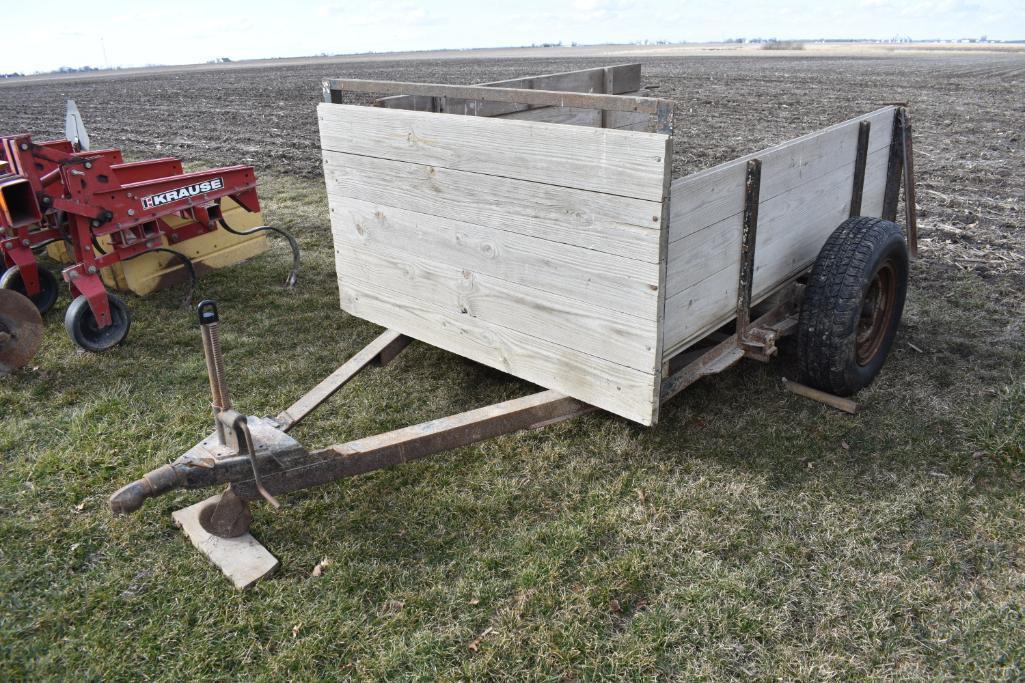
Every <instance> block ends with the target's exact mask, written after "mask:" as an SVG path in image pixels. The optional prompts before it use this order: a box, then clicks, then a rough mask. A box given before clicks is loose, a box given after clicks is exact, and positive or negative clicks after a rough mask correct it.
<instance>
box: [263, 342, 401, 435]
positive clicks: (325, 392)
mask: <svg viewBox="0 0 1025 683" xmlns="http://www.w3.org/2000/svg"><path fill="white" fill-rule="evenodd" d="M402 339H403V335H402V334H400V333H398V332H396V331H395V330H385V331H384V332H383V333H382V334H381V335H380V336H378V337H377V339H375V340H374V341H372V342H370V343H369V344H367V345H366V346H365V347H363V349H362V350H360V352H359V353H357V354H356V355H355V356H353V357H352V358H350V359H349V360H348V361H346V362H345V363H344V364H342V365H341V366H340V367H339V368H338V369H336V370H335V371H334V372H332V373H331V374H330V375H328V376H327V377H325V378H324V379H323V380H321V381H320V383H319V384H318V385H317V386H315V387H313V389H311V390H310V391H308V392H306V394H305V395H303V396H302V397H301V398H300V399H299V400H297V401H296V402H295V403H293V404H292V405H290V406H289V407H288V408H286V409H285V410H282V411H281V412H280V413H278V415H277V417H275V418H274V421H275V422H277V423H278V426H279V428H280V429H281V430H282V431H285V432H287V431H289V430H290V429H292V427H294V426H296V425H297V424H299V423H300V422H302V420H303V419H305V417H306V416H307V415H309V414H310V413H311V412H313V411H314V410H316V409H317V407H318V406H319V405H320V404H321V403H323V402H324V401H326V400H327V399H329V398H331V396H332V395H334V393H335V392H336V391H338V390H339V389H341V388H342V387H344V386H345V385H346V384H348V383H349V381H350V380H351V379H352V378H353V377H355V376H356V375H357V374H359V373H360V372H362V371H363V370H364V369H365V368H366V367H367V366H368V365H370V364H371V363H373V362H374V361H375V360H376V359H378V358H380V356H381V354H382V353H384V352H386V351H388V350H389V349H394V348H395V347H396V345H397V344H398V343H399V342H401V341H402ZM405 341H406V342H408V341H409V340H408V339H407V340H405ZM399 347H400V348H399V350H401V348H404V347H402V346H401V344H399ZM392 357H394V355H393V356H392Z"/></svg>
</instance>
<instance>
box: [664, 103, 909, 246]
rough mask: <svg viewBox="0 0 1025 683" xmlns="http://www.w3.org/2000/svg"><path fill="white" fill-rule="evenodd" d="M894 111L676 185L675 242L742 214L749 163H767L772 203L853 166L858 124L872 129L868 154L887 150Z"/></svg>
mask: <svg viewBox="0 0 1025 683" xmlns="http://www.w3.org/2000/svg"><path fill="white" fill-rule="evenodd" d="M892 118H893V107H886V108H884V109H880V110H878V111H876V112H872V113H870V114H866V115H864V116H860V117H858V118H855V119H851V120H850V121H845V122H843V123H840V124H837V125H835V126H830V127H829V128H825V129H823V130H821V131H818V132H815V133H811V134H809V135H805V136H803V137H800V138H796V139H795V140H791V141H789V142H785V143H783V144H782V145H777V146H776V147H770V148H769V149H766V150H762V151H760V152H755V153H754V154H749V155H747V156H745V157H741V158H740V159H736V160H734V161H730V162H727V163H725V164H720V165H719V166H715V167H713V168H710V169H707V170H705V171H700V172H698V173H695V174H692V175H689V176H686V177H684V178H679V179H677V180H674V181H673V183H672V187H671V190H670V196H671V204H670V211H671V213H670V221H669V231H670V234H669V240H670V242H673V241H676V240H678V239H682V238H683V237H686V236H687V235H689V234H691V233H693V232H696V231H698V230H700V229H701V228H704V227H706V226H708V225H712V224H714V223H718V222H719V221H721V220H724V219H726V218H728V217H730V216H733V215H735V214H739V213H740V212H741V211H742V210H743V203H744V193H743V190H742V188H743V186H744V175H745V169H746V165H747V162H748V161H749V160H751V159H755V158H758V159H761V160H762V175H763V183H764V185H763V186H762V198H763V199H771V198H772V197H775V196H776V195H778V194H782V193H783V192H786V191H787V190H790V189H792V188H793V187H796V186H798V185H800V184H802V183H805V182H808V181H809V180H812V179H814V178H817V177H819V176H821V175H823V174H825V173H828V172H829V171H831V170H833V169H834V168H836V167H837V166H838V165H839V164H843V163H847V162H852V161H853V159H854V156H855V153H856V150H857V144H858V124H859V123H860V122H861V121H870V122H871V123H872V129H871V135H870V138H869V153H872V152H876V151H878V150H880V149H883V148H888V147H889V144H890V134H891V131H892V126H891V125H887V124H890V123H891V121H892Z"/></svg>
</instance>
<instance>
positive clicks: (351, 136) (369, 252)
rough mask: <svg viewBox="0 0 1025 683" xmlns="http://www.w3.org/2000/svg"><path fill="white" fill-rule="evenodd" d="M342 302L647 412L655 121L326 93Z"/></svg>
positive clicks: (656, 352) (602, 403)
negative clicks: (489, 114) (351, 98)
mask: <svg viewBox="0 0 1025 683" xmlns="http://www.w3.org/2000/svg"><path fill="white" fill-rule="evenodd" d="M319 119H320V130H321V146H322V148H323V156H324V175H325V180H326V183H327V190H328V197H329V203H330V210H331V223H332V233H333V237H334V242H335V253H336V264H337V273H338V283H339V291H340V296H341V305H342V308H343V309H344V310H346V311H347V312H349V313H351V314H353V315H356V316H359V317H361V318H365V319H367V320H370V321H372V322H375V323H377V324H379V325H384V326H386V327H389V328H391V329H394V330H396V331H399V332H402V333H403V334H405V335H407V336H410V337H413V338H416V339H420V340H422V341H425V342H427V343H429V344H432V345H434V346H438V347H441V348H444V349H447V350H449V351H452V352H454V353H458V354H460V355H462V356H465V357H467V358H470V359H472V360H475V361H477V362H480V363H483V364H485V365H489V366H491V367H494V368H497V369H499V370H503V371H505V372H509V373H510V374H513V375H516V376H518V377H521V378H523V379H525V380H528V381H530V382H534V383H535V384H539V385H541V386H544V387H546V388H549V389H555V390H557V391H560V392H562V393H564V394H567V395H569V396H572V397H574V398H577V399H579V400H581V401H585V402H587V403H589V404H592V405H595V406H598V407H600V408H603V409H605V410H608V411H610V412H613V413H616V414H618V415H622V416H623V417H626V418H629V419H631V420H636V421H637V422H641V423H643V424H652V423H653V422H654V421H655V420H656V419H657V415H658V407H659V406H658V404H659V402H658V389H659V384H660V368H661V346H660V341H661V338H662V335H661V330H660V325H661V320H660V312H661V311H662V310H663V306H662V296H663V287H662V286H661V285H662V282H663V280H662V278H663V275H664V255H665V239H664V235H666V234H667V233H666V231H665V230H663V224H664V222H665V220H666V219H665V215H666V214H665V212H664V207H665V201H666V198H667V196H668V189H669V182H668V178H669V169H670V168H671V159H670V155H671V144H670V138H669V137H668V136H666V135H660V134H655V133H641V132H631V131H621V130H612V129H603V128H588V127H579V126H564V125H554V124H549V123H542V122H534V121H521V120H510V119H495V118H483V117H472V116H446V115H442V114H437V113H430V112H421V111H410V110H402V109H387V108H376V107H358V106H349V105H340V104H322V105H321V106H320V109H319Z"/></svg>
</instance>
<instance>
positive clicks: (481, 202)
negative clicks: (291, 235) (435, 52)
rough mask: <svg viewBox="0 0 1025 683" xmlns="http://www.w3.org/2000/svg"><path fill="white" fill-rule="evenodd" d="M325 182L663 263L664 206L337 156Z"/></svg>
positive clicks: (328, 162) (422, 209) (334, 191)
mask: <svg viewBox="0 0 1025 683" xmlns="http://www.w3.org/2000/svg"><path fill="white" fill-rule="evenodd" d="M461 120H463V121H465V120H467V119H461ZM324 176H325V180H326V182H327V191H328V194H329V195H335V196H340V197H352V198H354V199H360V200H363V201H366V202H374V203H377V204H383V205H385V206H394V207H397V208H400V209H407V210H409V211H417V212H419V213H426V214H430V215H432V216H442V217H454V218H457V219H458V220H462V221H464V222H467V223H474V224H476V225H483V226H485V227H491V228H496V229H499V230H508V231H510V232H517V233H520V234H524V235H533V236H535V237H542V238H544V239H548V240H553V241H556V242H562V243H565V244H571V245H576V246H581V247H586V248H588V249H595V250H597V251H602V252H605V253H610V254H618V255H620V256H625V257H627V258H632V259H637V260H641V261H647V262H649V263H657V262H658V261H659V228H660V226H661V224H662V216H661V208H662V204H661V202H652V201H647V200H641V199H634V198H629V197H619V196H612V195H607V194H600V193H596V192H587V191H584V190H577V189H575V188H567V187H559V186H555V185H543V184H540V183H532V182H528V181H523V180H516V179H512V178H499V177H495V176H488V175H483V174H478V173H467V172H465V171H456V170H451V169H446V168H439V167H435V166H424V165H422V164H410V163H406V162H400V161H392V160H390V159H375V158H372V157H365V156H360V155H355V154H343V153H340V152H331V151H325V152H324Z"/></svg>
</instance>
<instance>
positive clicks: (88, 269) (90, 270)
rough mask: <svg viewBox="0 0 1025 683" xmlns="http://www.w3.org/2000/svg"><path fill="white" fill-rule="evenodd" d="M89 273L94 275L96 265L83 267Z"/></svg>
mask: <svg viewBox="0 0 1025 683" xmlns="http://www.w3.org/2000/svg"><path fill="white" fill-rule="evenodd" d="M85 270H86V272H88V273H89V274H90V275H96V266H89V267H88V268H86V269H85Z"/></svg>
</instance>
